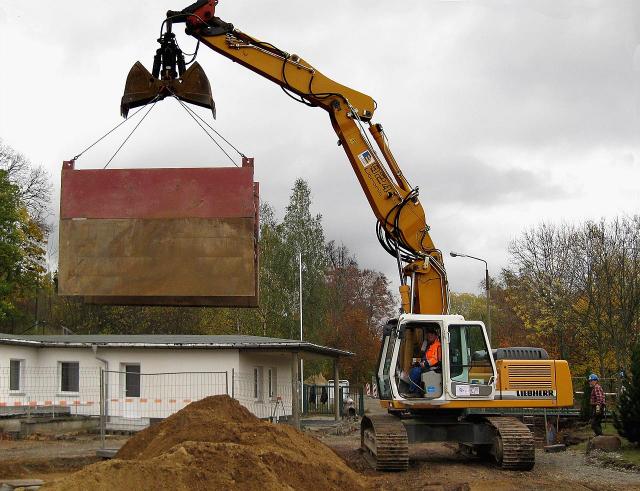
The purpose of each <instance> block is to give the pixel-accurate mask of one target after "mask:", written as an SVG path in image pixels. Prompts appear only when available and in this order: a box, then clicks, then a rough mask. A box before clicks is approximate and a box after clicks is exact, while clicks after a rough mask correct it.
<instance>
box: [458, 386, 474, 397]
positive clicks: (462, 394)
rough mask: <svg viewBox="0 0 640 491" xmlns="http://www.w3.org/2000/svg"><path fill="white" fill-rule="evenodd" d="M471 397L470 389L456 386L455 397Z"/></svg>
mask: <svg viewBox="0 0 640 491" xmlns="http://www.w3.org/2000/svg"><path fill="white" fill-rule="evenodd" d="M470 395H471V387H469V386H468V385H456V397H469V396H470Z"/></svg>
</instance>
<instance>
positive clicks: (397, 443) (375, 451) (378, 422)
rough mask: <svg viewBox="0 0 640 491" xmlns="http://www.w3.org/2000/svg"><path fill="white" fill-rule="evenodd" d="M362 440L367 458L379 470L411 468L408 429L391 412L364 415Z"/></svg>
mask: <svg viewBox="0 0 640 491" xmlns="http://www.w3.org/2000/svg"><path fill="white" fill-rule="evenodd" d="M360 442H361V448H362V451H363V454H364V456H365V458H366V459H367V460H368V461H369V463H370V464H371V466H372V467H375V469H376V470H379V471H406V470H407V469H408V468H409V440H408V438H407V430H406V429H405V427H404V425H403V424H402V422H401V421H400V419H398V418H397V417H395V416H392V415H390V414H384V415H376V416H364V417H363V418H362V424H361V426H360Z"/></svg>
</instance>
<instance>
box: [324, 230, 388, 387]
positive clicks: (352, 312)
mask: <svg viewBox="0 0 640 491" xmlns="http://www.w3.org/2000/svg"><path fill="white" fill-rule="evenodd" d="M327 256H328V258H329V269H328V271H327V275H326V282H327V287H328V291H327V295H328V302H327V312H326V327H325V330H324V332H323V336H322V338H321V340H322V342H323V343H324V344H328V345H330V346H334V347H336V348H340V349H344V350H347V351H352V352H354V353H355V354H356V355H355V356H354V357H351V358H345V359H344V360H343V361H342V362H341V365H342V373H343V374H344V376H345V377H346V378H348V379H349V380H350V381H352V382H353V383H364V382H366V381H368V380H370V377H371V375H372V374H373V373H374V371H375V366H376V362H377V359H378V353H379V352H380V338H381V336H380V334H381V328H382V326H383V324H384V321H386V320H387V319H388V318H389V317H391V316H392V315H393V309H394V307H395V305H396V301H395V299H394V297H393V294H392V293H391V291H390V289H389V281H388V280H387V278H386V277H385V275H384V274H382V273H379V272H376V271H372V270H369V269H361V268H360V267H359V266H358V261H357V260H356V258H355V257H354V256H352V255H351V254H350V253H349V250H348V249H347V247H345V246H344V245H340V246H337V245H336V244H335V243H334V242H329V244H327Z"/></svg>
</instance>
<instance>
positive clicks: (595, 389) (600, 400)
mask: <svg viewBox="0 0 640 491" xmlns="http://www.w3.org/2000/svg"><path fill="white" fill-rule="evenodd" d="M589 385H590V386H591V400H590V402H591V428H592V429H593V432H594V433H595V434H596V436H600V435H602V424H601V423H602V418H604V407H605V398H604V390H602V387H601V386H600V384H599V383H598V376H597V375H596V374H595V373H592V374H591V375H589Z"/></svg>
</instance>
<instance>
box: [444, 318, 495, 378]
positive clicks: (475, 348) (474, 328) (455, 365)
mask: <svg viewBox="0 0 640 491" xmlns="http://www.w3.org/2000/svg"><path fill="white" fill-rule="evenodd" d="M449 370H450V376H451V380H452V381H453V382H460V383H467V384H478V385H489V384H490V383H491V379H492V377H493V375H494V373H493V367H492V365H491V359H490V358H489V352H488V347H487V343H486V342H485V340H484V333H483V329H482V326H480V325H478V324H471V325H457V326H449Z"/></svg>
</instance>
